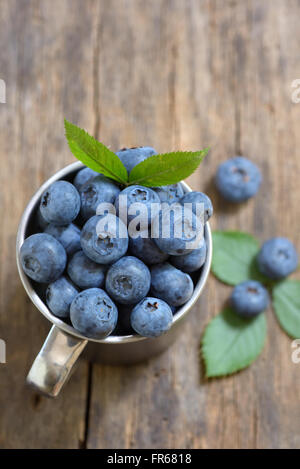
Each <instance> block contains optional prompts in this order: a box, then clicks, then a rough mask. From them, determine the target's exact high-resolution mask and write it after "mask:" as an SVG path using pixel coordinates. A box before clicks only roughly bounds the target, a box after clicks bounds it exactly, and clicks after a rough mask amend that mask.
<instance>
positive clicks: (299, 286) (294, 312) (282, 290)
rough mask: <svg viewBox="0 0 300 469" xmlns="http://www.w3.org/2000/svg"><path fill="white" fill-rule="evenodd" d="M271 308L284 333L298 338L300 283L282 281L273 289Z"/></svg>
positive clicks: (299, 326) (296, 281)
mask: <svg viewBox="0 0 300 469" xmlns="http://www.w3.org/2000/svg"><path fill="white" fill-rule="evenodd" d="M273 306H274V310H275V314H276V316H277V319H278V321H279V323H280V325H281V327H282V329H284V331H285V332H286V333H287V334H288V335H289V336H291V337H293V338H294V339H299V338H300V281H299V280H284V281H283V282H280V283H279V284H277V285H276V286H275V287H274V289H273Z"/></svg>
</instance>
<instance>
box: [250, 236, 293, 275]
mask: <svg viewBox="0 0 300 469" xmlns="http://www.w3.org/2000/svg"><path fill="white" fill-rule="evenodd" d="M257 263H258V268H259V270H260V272H261V273H262V274H264V275H266V276H267V277H270V278H271V279H274V280H280V279H282V278H284V277H287V276H288V275H289V274H291V273H292V272H294V270H296V269H297V266H298V254H297V251H296V248H295V246H294V245H293V243H292V242H291V241H290V240H289V239H287V238H271V239H269V240H268V241H266V242H265V243H264V244H263V245H262V247H261V249H260V251H259V253H258V256H257Z"/></svg>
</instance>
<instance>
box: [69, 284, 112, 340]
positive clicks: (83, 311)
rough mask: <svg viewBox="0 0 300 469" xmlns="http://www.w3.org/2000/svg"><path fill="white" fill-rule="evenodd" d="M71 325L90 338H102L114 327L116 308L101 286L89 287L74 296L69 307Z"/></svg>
mask: <svg viewBox="0 0 300 469" xmlns="http://www.w3.org/2000/svg"><path fill="white" fill-rule="evenodd" d="M70 319H71V323H72V325H73V327H74V328H75V329H76V330H77V331H79V332H80V333H81V334H82V335H84V336H86V337H90V338H92V339H104V338H105V337H107V336H108V335H109V334H110V333H111V332H112V331H113V330H114V328H115V327H116V324H117V320H118V309H117V307H116V305H115V304H114V302H113V301H112V300H111V298H110V297H109V296H108V295H107V293H106V292H105V291H104V290H101V288H89V289H88V290H84V291H82V292H80V293H78V295H77V296H76V297H75V298H74V300H73V301H72V303H71V307H70Z"/></svg>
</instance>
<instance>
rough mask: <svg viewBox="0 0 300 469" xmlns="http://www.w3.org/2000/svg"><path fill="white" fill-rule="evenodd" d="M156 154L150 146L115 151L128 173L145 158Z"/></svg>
mask: <svg viewBox="0 0 300 469" xmlns="http://www.w3.org/2000/svg"><path fill="white" fill-rule="evenodd" d="M156 154H157V153H156V151H155V150H154V148H152V147H133V148H122V149H121V150H119V151H118V152H117V155H118V157H119V158H120V160H121V161H122V163H123V165H124V166H125V168H126V169H127V171H128V174H129V173H130V171H131V170H132V169H133V168H134V167H135V166H136V165H137V164H139V163H141V162H142V161H144V160H146V159H147V158H149V156H152V155H156Z"/></svg>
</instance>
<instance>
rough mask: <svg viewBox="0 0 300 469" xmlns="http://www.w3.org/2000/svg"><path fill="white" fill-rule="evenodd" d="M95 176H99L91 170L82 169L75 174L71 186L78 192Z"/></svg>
mask: <svg viewBox="0 0 300 469" xmlns="http://www.w3.org/2000/svg"><path fill="white" fill-rule="evenodd" d="M96 176H99V173H97V172H96V171H93V170H92V169H91V168H83V169H81V170H80V171H78V173H77V174H76V176H75V178H74V180H73V184H74V186H75V187H76V189H77V190H78V191H80V189H81V188H82V186H83V185H84V184H85V183H86V182H89V181H91V180H92V179H94V178H95V177H96Z"/></svg>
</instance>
